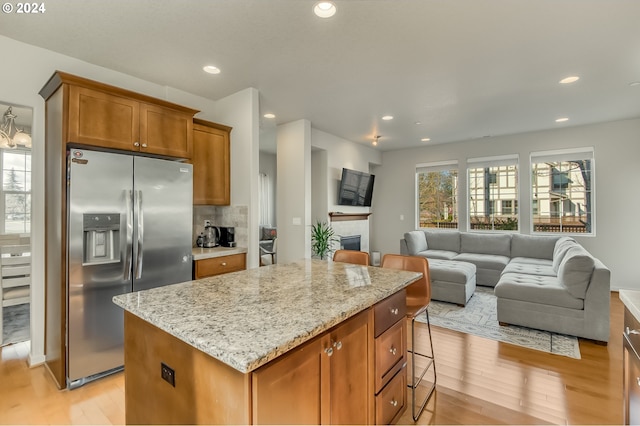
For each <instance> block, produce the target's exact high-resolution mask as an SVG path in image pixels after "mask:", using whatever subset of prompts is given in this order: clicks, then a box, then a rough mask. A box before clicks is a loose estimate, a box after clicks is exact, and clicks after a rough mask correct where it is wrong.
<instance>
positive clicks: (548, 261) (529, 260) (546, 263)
mask: <svg viewBox="0 0 640 426" xmlns="http://www.w3.org/2000/svg"><path fill="white" fill-rule="evenodd" d="M512 263H524V264H526V265H543V266H548V267H549V268H551V269H553V261H552V260H551V259H536V258H535V257H512V258H511V261H510V262H509V264H512ZM553 275H558V274H556V273H554V274H553Z"/></svg>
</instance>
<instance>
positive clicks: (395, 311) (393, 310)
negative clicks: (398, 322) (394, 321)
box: [389, 308, 398, 315]
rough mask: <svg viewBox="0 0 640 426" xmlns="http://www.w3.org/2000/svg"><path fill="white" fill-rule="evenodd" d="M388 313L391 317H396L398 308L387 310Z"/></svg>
mask: <svg viewBox="0 0 640 426" xmlns="http://www.w3.org/2000/svg"><path fill="white" fill-rule="evenodd" d="M389 311H391V313H392V314H393V315H398V308H389Z"/></svg>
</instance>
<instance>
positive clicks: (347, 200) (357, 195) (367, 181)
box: [338, 169, 375, 207]
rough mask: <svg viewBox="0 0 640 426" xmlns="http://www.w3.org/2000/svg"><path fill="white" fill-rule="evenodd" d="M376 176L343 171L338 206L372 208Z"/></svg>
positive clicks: (347, 170)
mask: <svg viewBox="0 0 640 426" xmlns="http://www.w3.org/2000/svg"><path fill="white" fill-rule="evenodd" d="M374 180H375V175H370V174H369V173H364V172H357V171H355V170H349V169H342V180H341V181H340V186H339V188H338V204H339V205H341V206H367V207H369V206H371V196H372V195H373V181H374Z"/></svg>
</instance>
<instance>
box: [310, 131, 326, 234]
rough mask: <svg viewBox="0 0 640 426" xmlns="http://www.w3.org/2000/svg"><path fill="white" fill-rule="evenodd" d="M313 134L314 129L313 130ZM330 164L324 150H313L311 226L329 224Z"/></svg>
mask: <svg viewBox="0 0 640 426" xmlns="http://www.w3.org/2000/svg"><path fill="white" fill-rule="evenodd" d="M311 134H313V129H312V130H311ZM328 162H329V159H328V155H327V151H325V150H324V149H312V150H311V224H312V225H313V224H315V223H316V222H327V221H328V220H329V219H328V217H327V212H328V211H329V195H328V191H329V185H328V182H329V177H328V174H329V173H328V172H329V168H328V166H327V164H328Z"/></svg>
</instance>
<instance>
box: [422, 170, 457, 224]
mask: <svg viewBox="0 0 640 426" xmlns="http://www.w3.org/2000/svg"><path fill="white" fill-rule="evenodd" d="M416 194H417V210H418V212H417V213H418V214H417V217H418V227H419V228H447V229H457V228H458V163H457V162H443V163H429V164H420V165H418V166H417V167H416Z"/></svg>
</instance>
